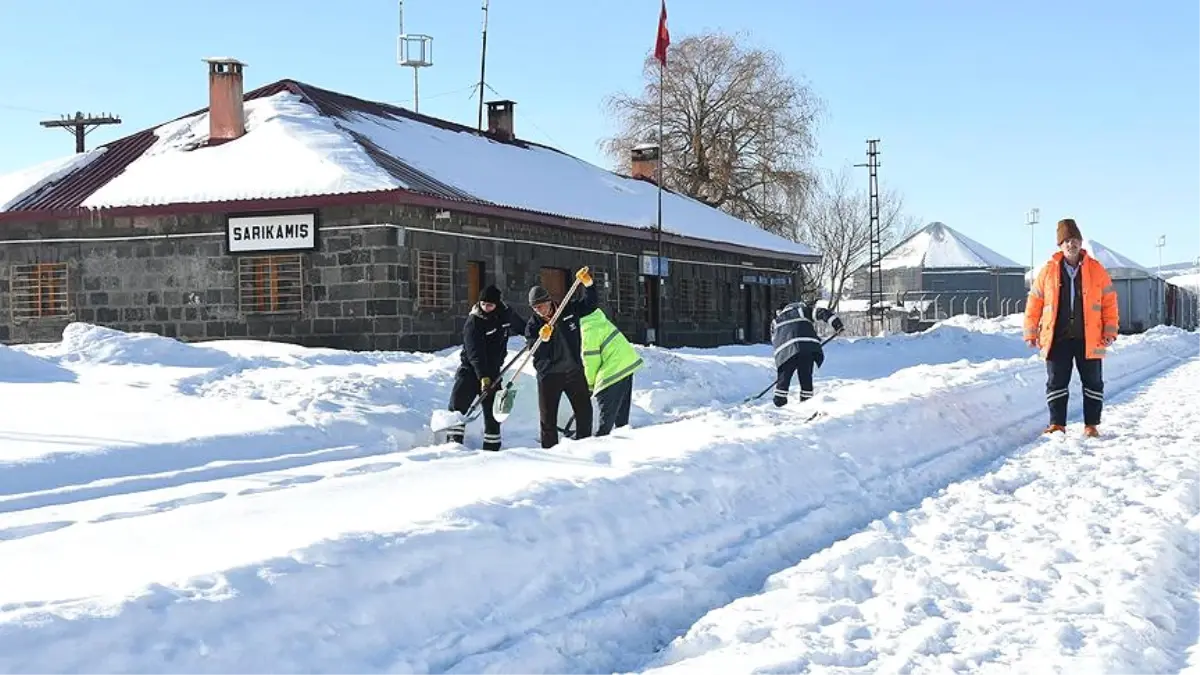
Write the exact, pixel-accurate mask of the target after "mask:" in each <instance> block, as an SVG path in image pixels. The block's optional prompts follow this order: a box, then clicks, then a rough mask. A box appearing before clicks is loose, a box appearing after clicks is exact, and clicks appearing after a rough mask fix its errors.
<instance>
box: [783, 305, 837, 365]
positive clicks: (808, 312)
mask: <svg viewBox="0 0 1200 675" xmlns="http://www.w3.org/2000/svg"><path fill="white" fill-rule="evenodd" d="M813 321H824V322H826V323H828V324H829V325H830V326H833V329H834V330H840V329H841V328H842V320H841V319H840V318H839V317H838V315H836V314H834V313H833V312H830V311H829V310H828V309H825V308H824V307H817V308H815V309H814V308H812V307H809V306H808V305H806V304H804V303H803V302H793V303H791V304H790V305H788V306H786V307H784V308H783V309H781V310H779V312H777V313H776V315H775V318H774V319H772V320H771V344H772V345H773V346H774V347H775V366H776V367H780V366H782V365H783V364H785V363H787V362H788V361H789V360H791V359H792V357H794V356H796V355H797V354H806V355H808V356H809V357H810V358H812V359H813V360H814V361H816V362H817V363H818V364H822V363H824V362H825V350H824V349H822V348H821V338H819V337H817V329H816V326H814V325H813Z"/></svg>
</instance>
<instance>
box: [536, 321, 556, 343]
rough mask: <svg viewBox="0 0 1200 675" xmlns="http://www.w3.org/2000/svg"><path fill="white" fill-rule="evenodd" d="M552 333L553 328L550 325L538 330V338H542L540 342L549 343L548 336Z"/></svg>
mask: <svg viewBox="0 0 1200 675" xmlns="http://www.w3.org/2000/svg"><path fill="white" fill-rule="evenodd" d="M553 333H554V327H553V326H551V325H550V324H546V325H544V326H542V327H541V328H540V329H539V330H538V337H540V338H542V342H549V341H550V335H551V334H553Z"/></svg>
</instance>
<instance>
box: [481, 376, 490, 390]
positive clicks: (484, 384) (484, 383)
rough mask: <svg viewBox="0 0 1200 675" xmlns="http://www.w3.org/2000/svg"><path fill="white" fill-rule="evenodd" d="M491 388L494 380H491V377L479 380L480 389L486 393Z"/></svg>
mask: <svg viewBox="0 0 1200 675" xmlns="http://www.w3.org/2000/svg"><path fill="white" fill-rule="evenodd" d="M490 386H492V378H490V377H481V378H479V388H480V389H483V390H485V391H486V390H487V388H488V387H490Z"/></svg>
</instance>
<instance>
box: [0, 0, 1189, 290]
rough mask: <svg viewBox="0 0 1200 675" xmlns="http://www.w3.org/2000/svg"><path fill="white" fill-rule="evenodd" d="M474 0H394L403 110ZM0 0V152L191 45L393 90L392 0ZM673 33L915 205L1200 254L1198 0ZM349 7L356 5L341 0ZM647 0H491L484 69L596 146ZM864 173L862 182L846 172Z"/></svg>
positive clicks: (861, 5) (895, 7)
mask: <svg viewBox="0 0 1200 675" xmlns="http://www.w3.org/2000/svg"><path fill="white" fill-rule="evenodd" d="M481 6H482V2H481V1H480V0H408V1H407V2H405V3H404V11H405V24H406V25H405V28H406V29H407V30H408V31H409V32H423V33H428V34H430V35H432V36H433V37H434V43H433V46H434V61H435V63H434V66H433V67H432V68H428V69H425V70H424V71H422V74H421V94H422V95H421V112H423V113H427V114H433V115H437V116H439V117H445V118H448V119H453V120H457V121H460V122H464V123H467V124H474V122H475V119H476V104H477V101H476V99H475V98H472V97H471V93H470V89H471V87H472V85H473V84H474V82H475V81H477V80H478V76H479V49H480V44H479V43H480V28H481V19H482V12H481ZM206 7H207V5H205V4H203V3H201V4H196V3H173V2H161V1H160V2H150V1H149V0H113V1H112V2H110V3H108V4H106V5H104V6H95V5H92V6H85V5H80V4H79V3H78V2H77V0H3V2H0V63H2V64H4V65H3V66H0V173H3V172H7V171H10V170H14V169H18V168H21V167H24V166H27V165H29V164H33V163H36V162H38V161H42V160H45V159H49V158H52V157H56V156H60V155H64V154H69V153H70V152H71V151H72V149H73V141H72V139H71V137H70V136H69V135H68V134H67V133H66V132H64V131H61V130H52V129H43V128H41V127H39V126H38V121H39V120H42V119H47V118H54V117H58V116H59V115H61V114H65V113H72V112H74V111H76V110H83V111H84V112H97V113H98V112H103V111H109V112H114V113H117V114H119V115H120V116H121V117H122V118H123V119H124V124H122V125H120V126H117V127H107V128H101V129H97V130H95V131H93V132H92V133H91V134H90V135H89V137H88V144H89V147H92V146H94V145H96V144H99V143H102V142H105V141H108V140H112V139H114V138H118V137H120V136H123V135H126V134H129V133H133V132H135V131H137V130H139V129H142V128H145V127H149V126H153V125H155V124H157V123H160V122H162V121H165V120H167V119H170V118H172V117H176V116H178V115H181V114H183V113H186V112H190V111H191V110H193V109H196V108H201V107H204V105H206V100H207V90H206V77H207V75H206V70H205V68H206V66H205V64H203V63H201V61H200V59H201V58H203V57H205V56H234V57H237V58H239V59H242V60H243V61H246V62H247V63H248V64H249V67H248V68H247V71H246V78H247V83H246V86H247V89H250V88H253V87H256V86H259V85H261V84H265V83H268V82H272V81H275V80H278V79H281V78H285V77H290V78H294V79H298V80H303V81H306V82H310V83H312V84H315V85H318V86H322V87H326V88H330V89H336V90H340V91H345V92H347V93H351V94H354V95H356V96H361V97H364V98H371V99H377V100H387V101H391V102H394V103H400V104H402V105H410V104H411V98H412V71H411V70H409V69H402V68H400V67H399V66H397V65H396V63H395V57H396V33H397V18H398V17H397V14H398V12H397V7H398V4H397V2H394V1H384V0H353V1H352V2H350V1H348V2H345V3H335V2H331V1H330V0H321V1H318V0H287V1H283V0H253V1H249V2H246V3H245V4H243V5H241V6H239V7H237V9H236V11H234V10H233V9H232V5H226V6H225V9H220V8H215V9H213V10H212V11H207V10H206ZM667 7H668V11H669V13H670V27H671V31H672V33H673V35H675V36H676V37H677V38H678V37H679V36H681V35H683V34H686V33H693V32H698V31H704V30H707V29H722V30H727V31H741V32H744V33H745V34H746V36H747V40H748V41H749V42H750V43H752V44H754V45H757V46H761V47H766V48H770V49H773V50H775V51H777V52H779V53H780V54H781V55H782V57H783V59H784V61H785V62H786V63H787V65H788V68H789V69H790V71H791V72H792V73H793V74H794V75H796V76H798V77H801V78H803V79H804V80H806V81H807V82H808V83H809V84H810V85H811V86H812V87H813V88H814V89H815V90H816V92H817V93H818V94H819V95H820V96H821V97H822V98H823V99H824V100H825V102H826V106H827V109H828V114H827V116H826V119H825V120H824V121H823V123H822V126H821V128H820V129H819V132H818V136H819V140H820V144H821V155H820V157H819V158H818V160H817V161H818V163H819V164H820V165H821V166H823V167H830V168H837V167H841V166H843V165H845V164H848V163H859V162H862V161H864V152H865V149H866V143H865V140H866V139H867V138H868V137H877V138H880V139H881V144H880V149H881V151H882V153H883V154H882V155H881V157H880V161H881V164H882V167H881V169H880V177H881V180H882V181H883V182H884V183H885V184H886V185H888V186H890V187H893V188H896V189H898V190H901V191H902V192H903V193H904V195H905V197H906V201H907V203H908V206H909V208H910V210H911V211H912V212H913V213H914V214H915V215H918V216H920V217H921V219H922V221H923V222H928V221H932V220H940V221H943V222H945V223H947V224H948V225H950V226H951V227H954V228H956V229H958V230H960V231H962V232H964V233H966V234H967V235H968V236H971V237H973V238H975V239H977V240H979V241H980V242H982V243H984V244H986V245H988V246H990V247H992V248H994V249H996V250H998V251H999V252H1001V253H1003V254H1005V255H1007V256H1009V257H1010V258H1013V259H1015V260H1016V261H1018V262H1020V263H1023V264H1028V261H1029V255H1030V253H1029V249H1030V232H1029V228H1028V227H1027V226H1026V225H1025V224H1024V222H1025V213H1026V211H1027V210H1028V209H1029V208H1030V207H1034V206H1036V207H1038V208H1040V209H1041V220H1042V224H1041V225H1039V226H1038V227H1037V232H1036V235H1037V253H1038V262H1039V264H1040V262H1041V261H1042V260H1043V259H1044V257H1045V255H1048V254H1049V253H1050V252H1051V249H1052V248H1053V246H1054V241H1053V237H1054V222H1055V221H1056V220H1057V219H1058V218H1061V217H1066V216H1070V217H1074V218H1076V219H1077V220H1078V221H1079V223H1080V225H1081V227H1082V229H1083V232H1084V235H1085V236H1090V237H1093V238H1095V239H1096V240H1098V241H1101V242H1103V243H1105V244H1106V245H1108V246H1110V247H1112V248H1115V249H1117V250H1119V251H1121V252H1122V253H1124V254H1125V255H1127V256H1129V257H1131V258H1133V259H1134V260H1136V261H1138V262H1140V263H1142V264H1143V265H1146V266H1149V267H1153V266H1154V265H1156V264H1157V262H1158V250H1157V248H1156V247H1155V242H1156V240H1157V238H1158V236H1159V235H1160V234H1165V235H1166V236H1167V249H1166V250H1165V251H1164V254H1163V260H1164V262H1166V263H1170V262H1177V261H1183V260H1192V259H1195V258H1196V257H1197V256H1200V159H1198V152H1200V64H1198V55H1200V39H1198V36H1197V26H1198V25H1200V5H1198V4H1197V3H1196V2H1195V0H1154V1H1153V2H1147V3H1132V2H1127V1H1124V2H1117V1H1115V0H1098V1H1091V2H1084V1H1083V0H1062V1H1055V2H1045V1H1043V0H1010V1H1008V2H995V1H994V2H964V1H963V0H904V1H902V2H897V1H894V0H893V1H890V2H889V1H887V0H873V1H867V0H840V1H839V2H828V1H825V0H820V1H818V0H770V1H767V0H756V1H755V2H746V3H732V2H728V1H726V2H716V1H715V0H668V4H667ZM350 8H353V9H350ZM658 8H659V0H620V1H619V2H577V3H572V2H562V1H561V0H494V1H493V2H492V3H491V13H490V25H489V33H488V64H487V81H488V84H489V85H490V86H491V87H492V88H493V89H494V90H495V92H491V91H489V92H488V98H493V97H503V98H510V99H513V100H515V101H516V102H517V107H516V128H517V134H518V135H520V136H522V137H524V138H529V139H531V140H535V141H540V142H544V143H549V144H551V145H555V146H557V147H560V148H562V149H563V150H566V151H568V152H571V153H572V154H575V155H577V156H580V157H583V158H585V159H588V160H591V161H594V162H597V163H602V164H605V165H607V163H608V162H607V159H606V158H605V157H603V156H602V155H601V154H600V152H599V150H598V146H597V141H598V140H599V139H600V138H601V137H602V136H604V135H605V134H607V133H610V132H611V131H612V125H611V124H610V123H609V121H608V120H607V118H606V117H605V114H604V111H603V108H602V103H603V100H604V97H605V96H606V95H608V94H610V93H613V92H616V91H620V90H626V91H635V90H637V89H639V88H640V86H641V81H640V77H641V63H642V59H643V58H644V57H645V55H646V54H647V53H648V52H649V51H650V50H651V49H652V48H653V42H654V34H655V29H656V25H657V20H658ZM859 171H861V172H863V174H862V181H863V184H864V185H865V184H866V174H865V169H859Z"/></svg>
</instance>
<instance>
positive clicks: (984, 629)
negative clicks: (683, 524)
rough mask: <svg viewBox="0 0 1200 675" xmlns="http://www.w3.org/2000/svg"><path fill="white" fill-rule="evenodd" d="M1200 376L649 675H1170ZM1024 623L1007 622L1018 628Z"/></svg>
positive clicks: (773, 593)
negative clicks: (857, 672) (806, 674)
mask: <svg viewBox="0 0 1200 675" xmlns="http://www.w3.org/2000/svg"><path fill="white" fill-rule="evenodd" d="M1198 382H1200V361H1196V360H1194V359H1193V360H1192V361H1190V362H1188V363H1187V364H1185V365H1183V366H1181V367H1180V368H1179V369H1177V370H1176V371H1174V372H1172V373H1170V374H1169V376H1167V377H1164V378H1162V379H1160V380H1157V381H1155V382H1153V383H1152V384H1150V385H1149V386H1146V387H1142V388H1140V391H1138V392H1136V396H1133V397H1130V398H1129V399H1126V400H1124V401H1122V400H1121V399H1122V398H1123V397H1116V398H1117V400H1116V401H1114V400H1113V398H1112V397H1110V398H1109V402H1110V404H1109V406H1107V407H1106V410H1105V425H1104V427H1105V436H1104V437H1102V438H1100V439H1097V440H1089V441H1086V442H1085V441H1083V440H1082V439H1081V438H1080V437H1078V436H1075V435H1074V432H1072V436H1071V437H1069V438H1067V439H1039V440H1038V441H1036V442H1034V443H1032V444H1030V445H1029V446H1027V447H1025V448H1024V449H1022V450H1021V451H1020V452H1018V453H1016V455H1015V456H1014V457H1012V458H1011V459H1009V460H1007V461H1005V462H1003V463H1002V464H1001V465H1000V466H998V467H997V469H996V471H994V472H992V473H988V474H986V475H984V476H981V477H979V478H977V479H973V480H970V481H966V482H964V483H960V484H956V485H954V486H951V487H950V488H949V489H948V490H946V491H945V493H943V494H941V495H939V496H937V497H936V498H932V499H929V500H926V501H925V502H924V503H923V504H922V505H921V506H920V508H918V509H914V510H912V511H908V512H905V513H893V514H890V515H888V516H887V517H886V518H884V519H883V520H880V521H876V522H874V523H872V524H871V525H870V526H869V527H867V528H866V529H865V530H864V531H863V532H860V533H858V534H855V535H854V536H852V537H850V538H848V539H845V540H843V541H839V542H837V543H835V544H834V545H833V546H831V547H829V548H828V549H825V550H823V551H821V552H819V553H817V554H816V555H814V556H812V557H811V558H808V559H807V560H805V561H803V562H802V563H800V564H799V565H796V566H795V567H792V568H790V569H787V570H785V571H783V572H779V573H777V574H775V575H773V576H772V577H771V578H770V579H769V580H768V581H767V583H766V585H765V588H764V590H763V592H762V593H761V594H758V595H753V596H748V597H743V598H740V599H738V600H737V601H735V602H733V603H731V604H729V605H726V606H724V607H721V608H720V609H717V610H714V611H712V612H710V613H709V614H707V615H706V616H705V617H704V618H703V619H701V620H700V621H699V622H697V623H696V624H695V625H694V626H692V628H691V629H689V630H688V632H687V634H686V635H685V636H683V637H681V638H679V639H678V640H675V641H674V642H673V643H672V644H671V645H670V647H669V648H668V649H666V650H665V651H664V652H663V653H662V654H661V655H660V656H659V657H658V658H657V659H655V662H654V665H655V667H654V668H652V669H650V670H649V671H646V672H649V673H654V674H655V675H660V674H661V675H667V674H668V673H693V672H713V673H715V672H750V671H751V670H753V672H803V671H807V670H808V669H810V668H811V669H816V668H820V667H828V668H846V669H864V670H870V671H872V672H897V673H899V672H964V671H966V670H970V671H972V672H982V671H986V672H1012V673H1017V672H1035V671H1040V670H1048V671H1054V672H1129V673H1133V672H1138V673H1142V672H1145V673H1148V672H1176V671H1177V670H1178V668H1179V666H1180V665H1181V664H1180V663H1179V662H1180V661H1181V660H1183V659H1182V657H1181V652H1183V651H1184V649H1185V648H1187V647H1189V646H1191V644H1192V643H1193V642H1194V641H1195V640H1196V633H1195V628H1196V623H1195V622H1196V617H1195V601H1194V600H1189V596H1192V595H1194V594H1195V591H1196V577H1197V571H1198V568H1197V565H1198V563H1197V556H1198V555H1200V547H1198V542H1197V538H1196V533H1195V532H1194V531H1189V526H1190V525H1192V526H1194V523H1195V522H1196V519H1197V516H1196V510H1197V506H1196V498H1197V472H1196V469H1195V449H1196V448H1195V439H1194V438H1192V439H1189V438H1187V437H1186V436H1181V435H1179V434H1177V433H1174V432H1175V430H1177V429H1185V430H1190V431H1191V432H1192V433H1194V432H1195V430H1197V429H1198V428H1200V412H1198V408H1197V407H1196V405H1195V400H1196V398H1197V396H1200V385H1198V384H1197V383H1198ZM1017 616H1019V617H1020V619H1019V620H1016V621H1014V620H1013V619H1014V618H1015V617H1017Z"/></svg>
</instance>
